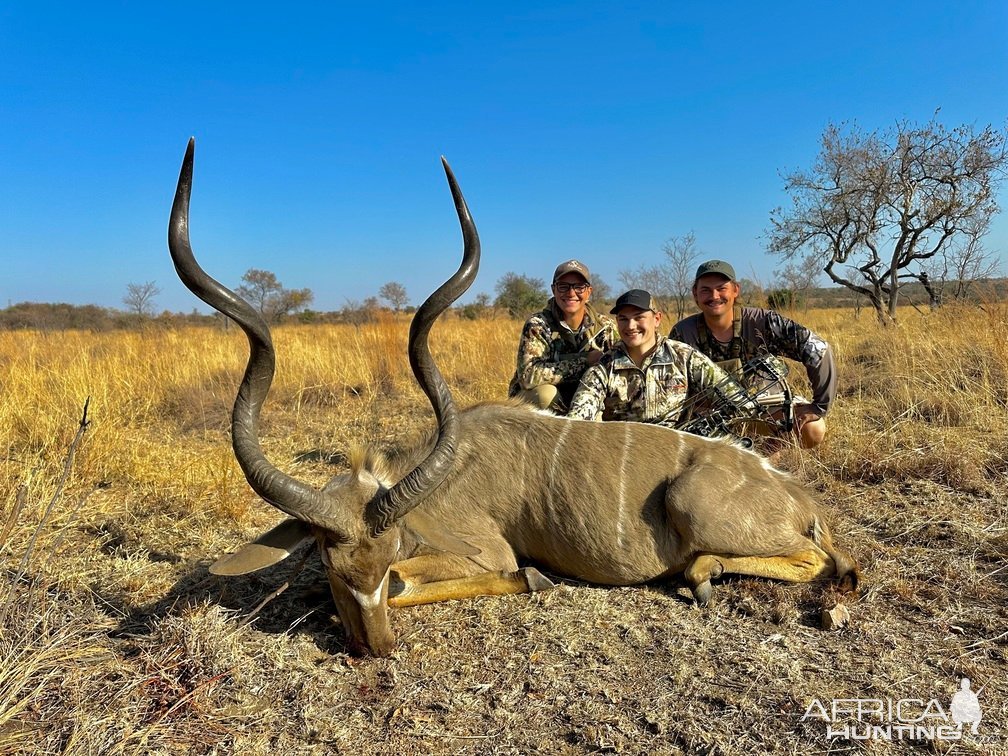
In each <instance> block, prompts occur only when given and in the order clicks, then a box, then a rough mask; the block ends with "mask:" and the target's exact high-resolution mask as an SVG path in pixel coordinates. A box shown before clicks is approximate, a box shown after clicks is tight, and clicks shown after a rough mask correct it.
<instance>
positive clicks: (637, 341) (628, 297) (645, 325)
mask: <svg viewBox="0 0 1008 756" xmlns="http://www.w3.org/2000/svg"><path fill="white" fill-rule="evenodd" d="M612 314H614V315H615V316H616V327H617V328H618V330H619V336H620V343H619V344H617V345H616V347H615V348H614V349H613V350H612V351H610V352H607V353H606V354H605V355H603V357H602V359H600V360H599V362H598V364H597V365H595V366H594V367H591V368H589V369H588V371H587V372H586V373H585V374H584V376H583V377H582V378H581V385H580V386H579V387H578V390H577V393H576V394H574V399H573V401H572V402H571V408H570V412H568V413H567V415H568V417H576V418H580V419H582V420H598V419H602V420H635V421H638V422H644V423H657V424H659V425H667V426H670V427H673V428H674V427H676V426H678V425H679V424H681V423H683V422H684V421H686V420H687V419H689V406H690V404H691V403H692V402H691V401H688V400H691V399H693V398H694V397H696V396H699V395H701V394H703V393H705V392H707V391H708V390H711V389H713V391H714V393H715V395H716V398H717V400H720V401H721V402H729V403H736V404H738V405H741V406H743V407H746V408H747V409H754V408H755V407H754V406H753V407H747V405H750V404H752V400H750V399H749V398H748V397H747V396H746V395H745V393H744V392H742V391H741V390H740V389H739V388H738V385H737V384H735V383H734V382H732V381H729V380H728V376H727V374H726V373H725V372H724V371H723V370H722V369H721V368H719V367H718V366H717V365H715V364H714V363H713V362H711V361H710V360H709V359H708V358H707V357H705V356H704V355H703V354H701V353H700V352H699V351H697V350H696V349H694V348H693V347H691V346H687V345H686V344H681V343H679V342H677V341H673V340H671V339H667V338H665V337H663V336H661V335H659V333H658V328H659V326H660V325H661V320H662V314H661V312H660V311H659V310H658V308H657V306H656V304H655V301H654V299H653V298H652V297H651V294H649V293H648V292H646V291H644V290H643V289H631V290H630V291H628V292H626V293H625V294H623V295H622V296H621V297H620V298H619V299H617V300H616V306H615V307H613V309H612ZM715 387H717V388H715Z"/></svg>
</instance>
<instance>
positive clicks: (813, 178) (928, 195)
mask: <svg viewBox="0 0 1008 756" xmlns="http://www.w3.org/2000/svg"><path fill="white" fill-rule="evenodd" d="M1006 164H1008V152H1006V149H1005V134H1004V133H1003V132H1000V131H997V130H995V129H993V128H992V127H991V126H987V127H986V128H985V129H984V130H983V131H981V132H979V133H977V132H976V131H975V130H974V128H973V127H972V126H968V125H966V126H959V127H956V128H954V129H952V130H949V129H947V128H946V127H945V126H943V125H942V124H940V123H938V122H937V121H936V120H932V121H930V122H929V123H927V124H925V125H923V126H916V125H912V124H908V123H906V122H900V123H897V124H896V125H895V126H894V127H893V128H891V129H889V130H886V131H875V132H871V133H864V132H863V131H861V130H860V129H858V128H857V127H856V126H853V125H852V126H838V125H835V124H830V125H829V126H827V128H826V130H825V131H824V132H823V135H822V147H821V150H820V153H819V155H818V157H817V158H816V160H815V163H814V164H813V166H812V168H811V169H810V170H807V171H794V172H792V173H789V174H787V175H785V176H784V179H785V188H786V190H787V192H788V193H789V194H790V195H791V203H792V204H791V207H790V208H789V209H788V210H786V211H785V210H784V209H782V208H777V209H776V210H774V211H773V213H772V214H771V218H770V222H771V229H770V231H769V232H768V245H767V246H768V249H769V250H770V251H771V252H774V253H777V254H780V255H782V256H784V257H785V258H787V259H794V258H796V257H798V256H801V255H806V256H809V257H813V258H815V259H816V260H817V261H818V263H819V264H820V265H822V266H823V270H824V271H825V272H826V274H827V275H828V276H829V277H830V279H831V280H832V281H833V282H834V283H838V284H840V285H842V286H846V287H847V288H849V289H851V290H853V291H856V292H859V293H861V294H863V295H864V296H865V297H866V298H867V299H868V301H870V302H871V304H872V306H873V307H874V308H875V312H876V314H877V315H878V318H879V320H880V321H881V322H883V323H886V322H891V321H894V320H895V319H896V306H897V303H898V301H899V291H900V287H901V286H902V285H903V284H904V283H906V282H907V281H908V280H918V281H919V280H921V278H920V277H921V273H922V272H925V271H924V269H923V268H922V267H921V266H922V265H927V261H929V260H932V259H933V258H935V257H936V256H940V255H942V254H943V253H944V252H945V251H946V250H947V249H949V247H951V246H952V245H954V244H956V243H957V241H959V240H961V239H963V237H964V236H967V237H968V236H970V235H973V236H975V237H976V238H981V237H983V236H984V235H985V234H986V233H987V231H988V230H989V227H990V222H991V219H992V218H993V216H994V215H995V214H996V213H997V212H998V209H999V208H998V205H997V202H996V201H995V199H994V196H995V193H996V191H997V188H998V186H999V184H1000V181H1001V180H1002V179H1003V177H1004V173H1005V167H1006ZM844 269H845V270H844Z"/></svg>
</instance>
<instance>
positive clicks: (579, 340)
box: [508, 297, 619, 402]
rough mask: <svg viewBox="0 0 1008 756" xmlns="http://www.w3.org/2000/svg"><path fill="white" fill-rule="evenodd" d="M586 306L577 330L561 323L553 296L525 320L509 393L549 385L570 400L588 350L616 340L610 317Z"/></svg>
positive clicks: (607, 346)
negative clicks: (543, 307)
mask: <svg viewBox="0 0 1008 756" xmlns="http://www.w3.org/2000/svg"><path fill="white" fill-rule="evenodd" d="M586 308H587V312H586V313H585V317H584V320H583V321H582V323H581V327H580V328H579V329H578V330H576V331H574V330H572V329H571V327H570V326H568V325H567V324H566V323H565V322H564V320H563V317H562V316H561V315H560V312H559V310H558V309H557V307H556V304H555V303H554V301H553V298H552V297H551V298H550V300H549V302H548V303H547V304H546V308H545V309H544V310H543V311H542V312H539V313H536V314H535V315H533V316H532V317H531V318H529V319H528V320H527V321H526V322H525V327H524V328H523V329H522V334H521V340H520V341H519V342H518V359H517V366H516V369H515V374H514V377H513V378H512V379H511V384H510V386H509V387H508V396H515V395H516V394H517V393H518V392H519V391H520V390H521V389H530V388H533V387H534V386H541V385H543V384H549V385H551V386H556V387H557V388H558V389H560V394H561V396H562V397H563V398H564V400H565V402H569V401H570V399H571V397H572V396H573V395H574V391H575V389H577V386H578V381H580V380H581V376H582V374H583V373H584V371H585V370H587V369H588V352H589V351H590V350H591V349H598V350H600V351H603V352H604V351H607V350H609V349H611V348H612V347H613V345H615V344H616V343H618V342H619V334H618V333H617V332H616V323H615V322H613V319H612V318H610V317H608V316H605V315H600V314H599V313H598V312H596V311H595V310H594V309H593V308H592V306H591V305H586Z"/></svg>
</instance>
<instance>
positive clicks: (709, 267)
mask: <svg viewBox="0 0 1008 756" xmlns="http://www.w3.org/2000/svg"><path fill="white" fill-rule="evenodd" d="M711 273H717V274H718V275H722V276H724V277H725V278H727V279H728V280H729V281H734V280H735V268H733V267H732V266H731V265H729V264H728V263H726V262H725V261H724V260H708V261H707V262H705V263H701V264H700V267H699V268H697V269H696V275H695V276H694V277H693V285H694V286H696V282H697V281H699V280H700V278H701V276H706V275H710V274H711Z"/></svg>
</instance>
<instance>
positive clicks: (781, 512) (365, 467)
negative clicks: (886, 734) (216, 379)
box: [168, 141, 857, 656]
mask: <svg viewBox="0 0 1008 756" xmlns="http://www.w3.org/2000/svg"><path fill="white" fill-rule="evenodd" d="M442 162H444V161H442ZM444 168H445V172H446V174H447V177H448V184H449V186H450V188H451V193H452V196H453V198H454V201H455V209H456V212H457V213H458V218H459V222H460V224H461V227H462V234H463V249H464V252H463V259H462V264H461V266H460V267H459V269H458V270H457V271H456V272H455V274H454V275H452V276H451V278H450V279H449V280H448V281H447V282H445V283H444V284H443V285H442V286H441V287H440V288H439V289H438V290H437V291H436V292H434V294H432V295H431V296H430V298H428V299H427V301H426V302H424V304H423V305H422V306H421V307H420V309H419V310H417V312H416V315H415V316H414V318H413V321H412V324H411V326H410V335H409V348H408V349H409V359H410V364H411V366H412V368H413V373H414V375H415V376H416V379H417V381H418V382H419V384H420V386H421V387H422V388H423V390H424V392H425V393H426V395H427V397H428V399H429V400H430V402H431V405H432V406H433V409H434V413H435V416H436V419H437V431H436V432H435V433H433V434H431V435H430V436H429V437H428V438H426V439H424V440H421V441H418V442H416V443H414V444H412V445H409V446H406V447H405V448H403V449H402V450H400V451H399V452H397V453H394V454H391V455H387V456H386V455H382V454H380V453H378V452H377V451H375V450H373V449H366V450H362V451H358V452H355V453H353V454H352V455H351V462H352V464H351V470H350V472H348V473H345V474H343V475H339V476H337V477H335V478H333V479H332V480H331V481H330V482H329V483H328V484H327V485H326V486H325V487H324V488H321V489H319V488H315V487H313V486H310V485H307V484H305V483H303V482H301V481H299V480H297V479H296V478H293V477H291V476H289V475H287V474H286V473H284V472H282V471H281V470H280V469H278V468H277V467H275V466H274V465H273V464H272V463H271V462H270V461H269V460H267V459H266V457H265V455H264V453H263V451H262V449H261V447H260V444H259V437H258V425H259V414H260V410H261V408H262V405H263V402H264V400H265V398H266V394H267V392H268V391H269V388H270V384H271V382H272V379H273V374H274V352H273V345H272V340H271V335H270V331H269V329H268V327H267V326H266V323H265V322H264V321H263V319H262V318H261V317H260V316H259V314H258V313H257V312H256V311H255V310H254V309H253V308H252V307H251V306H250V305H249V304H248V303H246V302H245V301H244V300H242V299H241V298H240V297H238V296H237V295H236V294H235V293H234V292H232V291H230V290H229V289H227V288H225V287H224V286H222V285H221V284H220V283H218V282H217V281H215V280H214V279H212V278H211V277H210V276H209V275H207V274H206V272H204V271H203V269H202V268H201V267H200V266H199V265H198V264H197V262H196V260H195V258H194V257H193V252H192V248H191V246H190V242H189V198H190V192H191V187H192V169H193V142H192V141H190V142H189V146H188V149H187V151H186V155H185V159H184V161H183V164H182V170H181V173H180V176H179V182H178V188H177V190H176V194H175V201H174V205H173V206H172V212H171V221H170V224H169V231H168V246H169V249H170V251H171V255H172V259H173V260H174V263H175V268H176V270H177V271H178V274H179V276H180V277H181V279H182V281H183V282H184V283H185V285H186V286H187V287H188V288H189V289H190V290H192V291H193V292H194V293H195V294H196V295H197V296H198V297H199V298H200V299H202V300H203V301H204V302H206V303H208V304H209V305H211V306H212V307H214V308H215V309H217V310H219V311H220V312H222V313H224V314H225V315H227V316H228V317H229V318H231V319H232V320H233V321H234V322H236V323H237V324H238V325H239V326H240V327H241V328H242V329H243V330H244V332H245V334H246V336H247V337H248V341H249V346H250V356H249V360H248V365H247V367H246V370H245V375H244V378H243V379H242V382H241V386H240V387H239V389H238V395H237V398H236V400H235V405H234V411H233V414H232V442H233V446H234V453H235V456H236V457H237V459H238V463H239V465H240V466H241V468H242V471H243V472H244V473H245V476H246V478H247V479H248V482H249V484H250V485H251V487H252V488H253V489H254V490H255V492H256V493H257V494H259V496H261V497H262V498H263V499H265V500H266V501H267V502H269V503H270V504H272V505H273V506H275V507H276V508H277V509H280V510H281V511H283V512H285V513H287V514H288V515H290V516H291V517H293V518H295V519H293V520H287V521H285V522H284V523H283V524H281V525H280V526H278V527H277V528H275V529H274V530H272V531H270V533H267V534H266V535H265V536H263V537H262V538H260V539H258V540H257V542H255V543H254V544H250V545H249V546H246V547H245V548H244V549H242V550H240V551H239V552H237V553H236V554H234V555H232V556H230V557H226V558H224V559H222V560H221V561H219V562H218V563H217V564H216V565H214V567H212V568H211V569H212V571H214V572H215V573H217V574H243V573H245V572H250V571H252V570H254V569H259V568H260V567H264V566H266V565H268V564H272V563H274V562H276V561H279V559H280V558H283V557H284V556H286V555H288V554H289V553H290V552H291V551H292V550H293V549H294V548H295V547H296V545H298V544H299V543H301V542H303V541H304V540H308V539H310V538H311V537H314V539H315V540H316V541H317V543H318V546H319V549H320V551H321V555H322V561H323V563H324V565H325V568H326V572H327V575H328V579H329V583H330V586H331V590H332V594H333V597H334V599H335V603H336V606H337V608H338V610H339V614H340V618H341V620H342V623H343V627H344V630H345V632H346V635H347V639H348V641H349V645H350V646H351V648H353V649H354V650H356V651H361V652H366V651H370V652H371V653H373V654H376V655H380V656H384V655H387V654H389V653H391V652H392V650H393V648H394V645H395V638H394V636H393V634H392V632H391V630H390V628H389V621H388V611H387V607H388V606H390V605H391V606H405V605H410V604H418V603H429V602H434V601H441V600H444V599H448V598H463V597H470V596H476V595H495V594H504V593H518V592H525V591H535V590H540V589H543V588H549V587H552V585H553V584H552V583H551V582H550V581H549V580H548V579H546V578H545V577H543V576H542V575H541V574H540V573H539V572H538V571H536V570H535V569H534V568H531V567H526V568H524V569H519V568H518V562H519V560H523V561H524V560H530V561H532V562H535V563H537V564H539V565H542V566H544V567H546V568H548V569H549V570H551V571H552V572H554V573H556V574H559V575H565V576H570V577H574V578H578V579H580V580H585V581H589V582H592V583H600V584H605V585H632V584H636V583H643V582H646V581H650V580H655V579H660V578H666V577H670V576H672V575H673V574H675V573H679V572H685V577H686V580H687V581H688V583H689V585H690V586H691V588H692V590H693V594H694V596H695V597H696V599H697V600H698V601H699V603H701V604H705V603H706V602H707V601H708V599H709V598H710V594H711V579H712V578H717V577H719V576H721V575H722V574H724V573H729V572H735V573H743V574H747V575H758V576H763V577H769V578H777V579H780V580H789V581H795V582H804V581H809V580H813V579H816V578H825V577H830V576H836V577H837V578H839V579H841V580H842V581H843V582H845V583H848V584H849V585H850V587H853V585H854V584H855V583H856V579H857V572H856V566H855V564H854V562H853V561H852V559H851V558H850V557H849V556H848V555H847V554H845V553H844V552H843V551H840V550H839V549H837V548H835V547H834V546H833V543H832V540H831V537H830V533H829V530H828V529H827V526H826V523H825V521H824V519H823V517H822V515H821V513H820V512H819V509H818V508H817V506H816V504H815V503H814V501H813V499H812V497H811V496H810V494H809V492H808V491H807V490H806V489H805V488H803V487H802V485H800V484H799V483H798V482H796V481H795V480H793V479H792V478H791V477H790V476H788V475H787V474H786V473H783V472H780V471H778V470H776V469H774V468H773V467H771V466H770V465H769V464H768V463H767V462H766V460H764V459H763V458H761V457H759V456H757V455H756V454H754V453H752V452H749V451H746V450H743V449H740V448H737V447H735V446H732V445H730V444H729V443H727V442H725V441H718V440H710V439H706V438H701V437H699V436H694V435H689V434H686V433H681V432H677V431H674V430H670V429H667V428H662V427H659V426H656V425H645V424H641V423H622V422H611V423H601V422H588V421H583V420H571V419H567V418H563V417H557V416H553V415H550V414H547V413H544V412H540V411H536V410H533V409H531V408H530V407H528V406H524V405H521V404H517V403H514V402H510V403H508V402H500V403H497V402H492V403H486V404H480V405H477V406H474V407H470V408H469V409H466V410H464V411H461V412H460V411H458V410H457V409H456V407H455V404H454V401H453V400H452V396H451V393H450V391H449V389H448V386H447V385H446V383H445V381H444V378H443V377H442V375H441V373H440V371H439V370H438V368H437V366H436V365H435V364H434V361H433V358H432V356H431V353H430V350H429V348H428V343H427V339H428V334H429V332H430V330H431V327H432V325H433V324H434V322H435V320H436V319H437V318H438V316H439V315H440V314H441V313H442V312H443V311H444V310H445V309H447V308H448V307H449V306H450V305H451V304H452V303H453V302H454V301H455V300H456V299H457V298H458V297H459V296H461V295H462V293H463V292H465V291H466V289H468V288H469V286H470V285H471V283H472V281H473V280H474V278H475V276H476V272H477V269H478V265H479V256H480V244H479V237H478V236H477V234H476V227H475V225H474V223H473V220H472V217H471V216H470V214H469V209H468V207H467V206H466V202H465V199H464V198H463V196H462V193H461V191H460V190H459V187H458V184H457V183H456V181H455V177H454V176H453V174H452V172H451V169H450V168H449V167H448V164H447V163H446V162H445V163H444Z"/></svg>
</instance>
